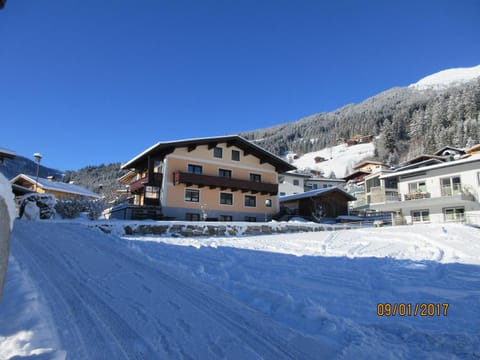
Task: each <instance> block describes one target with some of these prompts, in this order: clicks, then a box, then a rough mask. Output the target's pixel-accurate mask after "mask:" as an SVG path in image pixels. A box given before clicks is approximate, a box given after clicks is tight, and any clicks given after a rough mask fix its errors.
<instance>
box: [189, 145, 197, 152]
mask: <svg viewBox="0 0 480 360" xmlns="http://www.w3.org/2000/svg"><path fill="white" fill-rule="evenodd" d="M196 148H197V145H189V146H188V148H187V151H188V152H192V151H193V150H195V149H196Z"/></svg>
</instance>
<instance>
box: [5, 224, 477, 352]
mask: <svg viewBox="0 0 480 360" xmlns="http://www.w3.org/2000/svg"><path fill="white" fill-rule="evenodd" d="M111 223H112V224H113V226H114V227H115V226H116V225H115V224H118V231H113V232H112V234H104V233H103V232H101V231H100V230H99V229H98V228H92V227H91V226H89V225H88V224H83V223H70V222H66V221H58V222H53V221H52V222H50V221H42V222H27V221H18V220H17V221H16V223H15V227H14V232H13V235H12V243H11V262H10V267H9V273H8V277H7V283H6V288H5V292H4V299H3V301H2V303H1V304H0V359H10V358H13V357H15V356H18V357H20V356H25V357H32V358H39V359H65V358H68V359H101V358H105V359H157V358H165V359H181V358H188V359H207V358H208V359H225V358H227V359H247V358H248V359H260V358H263V359H309V358H315V359H318V358H325V359H371V358H379V356H380V357H381V358H392V359H411V358H432V359H452V358H462V359H474V358H478V356H479V355H480V353H479V350H478V344H479V343H480V334H479V333H478V329H479V328H480V303H479V302H478V298H479V296H480V290H479V289H480V267H479V266H480V231H479V230H478V229H475V228H472V227H468V226H463V225H452V224H449V225H443V226H442V225H424V226H404V227H390V228H381V229H373V228H366V229H356V230H342V231H325V232H318V233H298V234H283V235H263V236H251V237H202V238H173V237H170V236H142V237H140V236H124V235H122V236H119V235H114V234H115V233H117V234H119V233H120V231H119V230H120V229H121V228H122V225H124V223H123V222H118V223H116V222H111ZM90 224H91V223H90ZM378 303H411V304H416V303H435V304H437V303H438V304H444V303H448V304H449V309H448V314H447V316H443V314H442V315H441V316H432V317H421V316H406V317H400V316H391V317H386V316H383V317H380V316H378V315H377V304H378Z"/></svg>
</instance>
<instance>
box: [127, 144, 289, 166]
mask: <svg viewBox="0 0 480 360" xmlns="http://www.w3.org/2000/svg"><path fill="white" fill-rule="evenodd" d="M219 143H227V144H230V145H235V146H237V147H239V148H240V149H243V150H245V151H247V152H248V153H249V154H252V155H254V156H256V157H258V158H260V159H262V160H263V161H265V162H268V163H269V164H271V165H273V166H275V168H276V169H277V171H278V172H286V171H289V170H295V169H296V167H295V166H293V165H291V164H289V163H288V162H286V161H285V160H283V159H282V158H280V157H278V156H277V155H275V154H273V153H271V152H269V151H267V150H265V149H264V148H262V147H260V146H258V145H255V144H254V143H253V142H251V141H249V140H247V139H245V138H244V137H242V136H239V135H225V136H215V137H203V138H192V139H184V140H175V141H167V142H158V143H156V144H155V145H153V146H151V147H149V148H148V149H147V150H145V151H144V152H142V153H140V154H139V155H137V156H135V157H134V158H133V159H131V160H129V161H127V162H126V163H125V164H123V165H122V166H121V168H122V169H132V168H135V166H137V165H139V164H140V163H142V162H143V161H146V158H147V156H148V155H163V156H164V155H166V154H168V153H170V152H171V151H172V149H174V148H177V147H189V146H192V147H195V146H200V145H214V146H215V144H219Z"/></svg>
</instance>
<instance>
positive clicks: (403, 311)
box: [377, 303, 450, 317]
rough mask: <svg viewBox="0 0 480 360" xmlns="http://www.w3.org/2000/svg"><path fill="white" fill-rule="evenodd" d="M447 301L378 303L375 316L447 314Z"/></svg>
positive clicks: (431, 315)
mask: <svg viewBox="0 0 480 360" xmlns="http://www.w3.org/2000/svg"><path fill="white" fill-rule="evenodd" d="M449 306H450V304H448V303H416V304H412V303H378V304H377V316H424V317H425V316H430V317H433V316H447V311H448V308H449Z"/></svg>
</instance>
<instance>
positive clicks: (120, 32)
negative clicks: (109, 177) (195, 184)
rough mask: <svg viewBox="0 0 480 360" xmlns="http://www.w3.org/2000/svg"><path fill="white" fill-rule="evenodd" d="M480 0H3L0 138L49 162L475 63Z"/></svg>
mask: <svg viewBox="0 0 480 360" xmlns="http://www.w3.org/2000/svg"><path fill="white" fill-rule="evenodd" d="M479 16H480V1H478V0H449V1H444V0H435V1H422V0H413V1H411V0H404V1H384V0H382V1H360V0H335V1H321V0H315V1H302V0H291V1H283V0H271V1H266V0H264V1H262V0H254V1H253V0H252V1H251V0H241V1H238V0H237V1H229V0H216V1H211V0H191V1H184V0H169V1H162V0H135V1H132V0H130V1H126V0H101V1H99V0H83V1H82V0H48V1H38V0H36V1H25V0H8V1H7V4H6V6H5V8H4V9H3V10H2V11H0V119H1V120H0V121H1V127H0V147H4V148H8V149H11V150H14V151H16V152H17V153H18V154H20V155H24V156H28V157H31V155H32V154H33V153H34V152H41V153H42V154H43V156H44V158H43V160H42V164H43V165H46V166H49V167H54V168H58V169H60V170H71V169H74V170H76V169H79V168H81V167H83V166H86V165H98V164H101V163H111V162H125V161H127V160H129V159H131V158H132V157H134V156H135V155H137V154H138V153H139V152H141V151H143V150H144V149H146V148H147V147H149V146H151V145H153V144H154V143H156V142H158V141H162V140H177V139H183V138H191V137H203V136H216V135H228V134H234V133H238V132H242V131H247V130H254V129H259V128H264V127H268V126H272V125H277V124H281V123H285V122H291V121H294V120H297V119H300V118H302V117H304V116H307V115H310V114H314V113H317V112H324V111H332V110H335V109H337V108H339V107H341V106H343V105H346V104H349V103H358V102H360V101H362V100H364V99H366V98H368V97H370V96H372V95H375V94H377V93H379V92H381V91H384V90H387V89H389V88H391V87H394V86H405V85H408V84H410V83H413V82H416V81H418V80H419V79H420V78H422V77H424V76H426V75H429V74H432V73H435V72H437V71H440V70H444V69H447V68H452V67H469V66H474V65H478V64H480V40H479V39H480V20H479V19H480V17H479Z"/></svg>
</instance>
